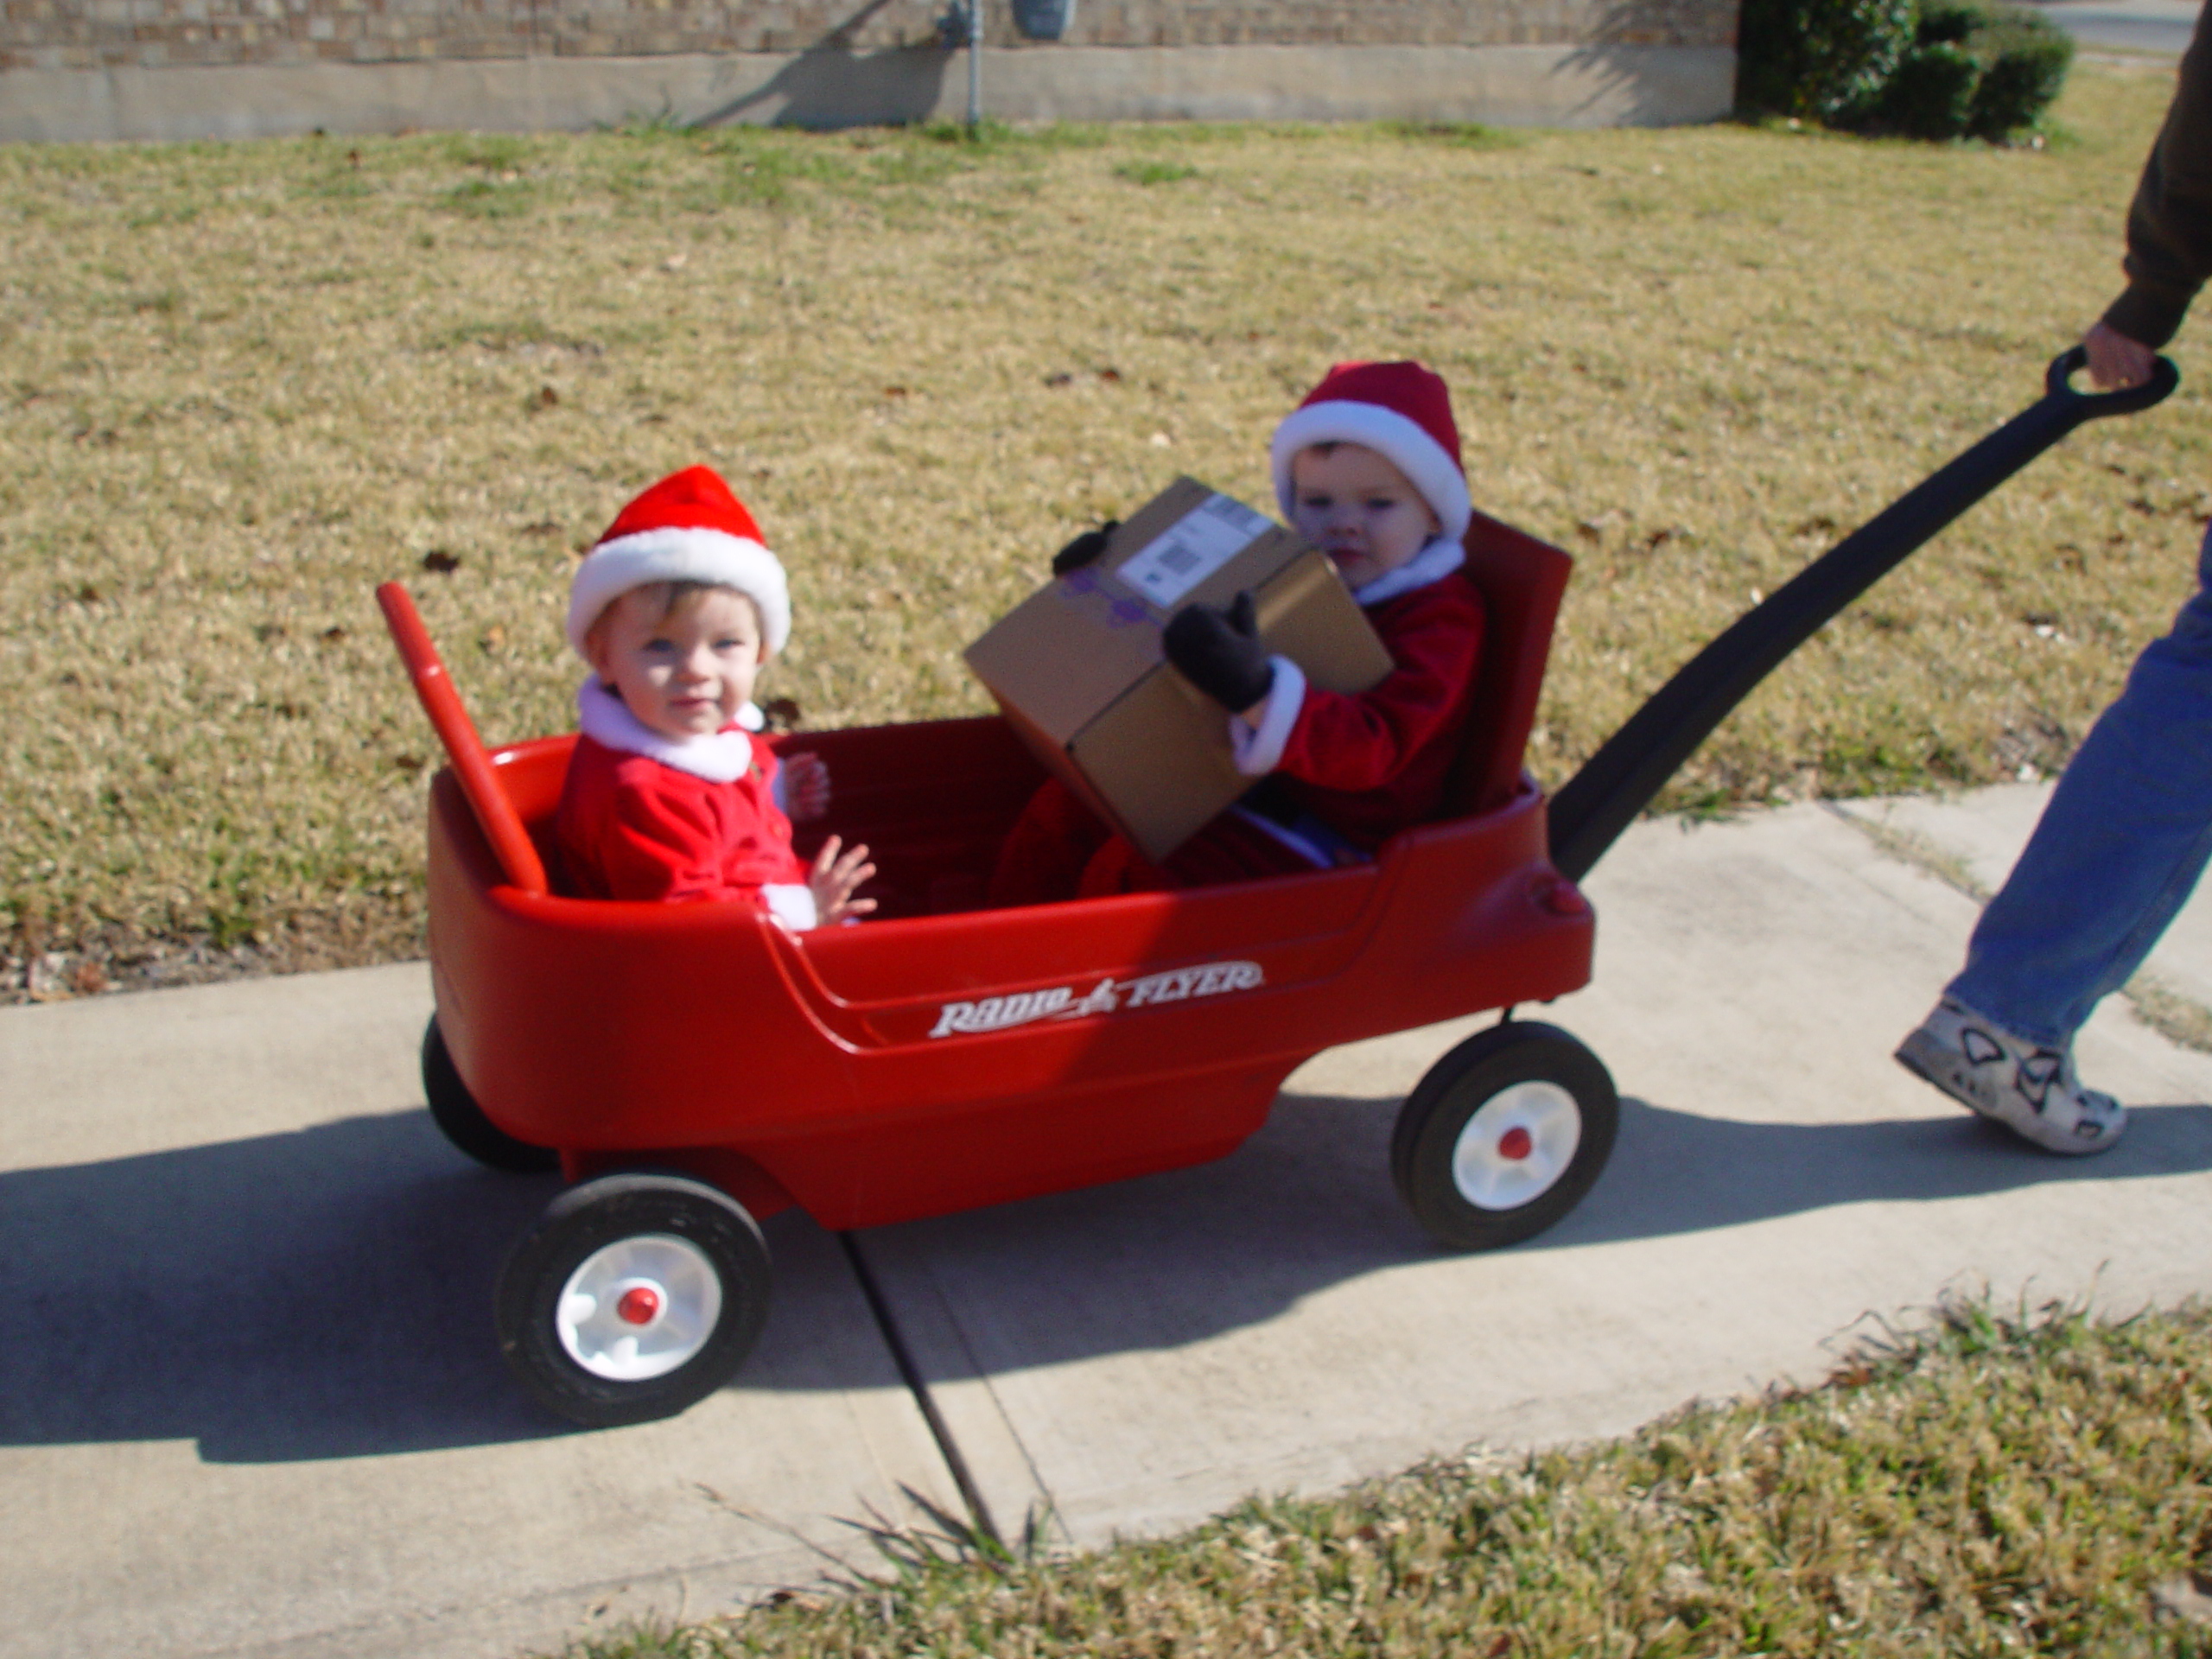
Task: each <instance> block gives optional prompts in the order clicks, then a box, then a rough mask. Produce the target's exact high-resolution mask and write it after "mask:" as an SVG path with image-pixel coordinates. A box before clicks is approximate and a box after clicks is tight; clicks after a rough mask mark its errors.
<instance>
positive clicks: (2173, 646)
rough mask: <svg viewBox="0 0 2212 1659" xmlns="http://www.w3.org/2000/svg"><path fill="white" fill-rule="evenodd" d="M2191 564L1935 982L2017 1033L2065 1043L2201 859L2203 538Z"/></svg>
mask: <svg viewBox="0 0 2212 1659" xmlns="http://www.w3.org/2000/svg"><path fill="white" fill-rule="evenodd" d="M2196 569H2197V584H2198V586H2197V591H2196V596H2195V597H2194V598H2193V599H2191V600H2190V601H2189V603H2188V604H2186V605H2184V606H2183V607H2182V608H2181V613H2180V614H2179V615H2178V616H2177V617H2176V618H2175V619H2174V626H2173V632H2171V633H2169V634H2168V635H2166V637H2165V638H2164V639H2159V640H2156V641H2154V642H2153V643H2152V645H2150V646H2149V647H2148V648H2147V649H2146V650H2145V652H2143V654H2142V656H2140V657H2139V658H2136V661H2135V667H2134V669H2133V671H2131V672H2130V673H2129V675H2128V677H2127V688H2126V690H2124V691H2122V692H2121V693H2120V700H2119V701H2118V702H2115V703H2113V705H2112V707H2111V708H2109V709H2106V710H2105V712H2104V714H2103V715H2102V716H2101V718H2100V719H2099V720H2098V721H2097V723H2096V724H2095V725H2094V727H2092V728H2090V731H2089V735H2088V739H2087V740H2086V741H2084V742H2083V743H2082V747H2081V749H2080V750H2079V751H2078V752H2077V753H2075V756H2074V759H2073V760H2072V762H2071V763H2070V764H2069V766H2067V768H2066V771H2065V773H2064V775H2063V776H2062V777H2061V778H2060V779H2059V780H2058V787H2057V789H2056V790H2055V791H2052V794H2051V798H2050V804H2049V805H2047V806H2046V807H2044V814H2043V820H2042V822H2041V823H2037V825H2036V832H2035V834H2034V835H2033V836H2031V837H2030V838H2029V840H2028V844H2027V846H2026V848H2025V849H2024V850H2023V851H2022V852H2021V854H2020V861H2019V862H2018V863H2017V864H2015V865H2014V866H2013V867H2012V874H2011V875H2009V876H2007V877H2006V878H2005V887H2004V891H2003V892H2001V893H1999V894H1998V895H1997V896H1996V897H1995V898H1994V899H1991V900H1990V901H1989V906H1988V908H1987V909H1986V910H1985V911H1983V912H1982V913H1981V922H1980V925H1978V926H1977V927H1976V928H1975V929H1974V940H1973V943H1972V944H1969V945H1968V946H1967V965H1966V970H1965V971H1964V972H1963V973H1961V975H1960V976H1958V977H1957V978H1956V979H1955V980H1953V981H1952V982H1951V983H1950V985H1949V987H1948V995H1952V996H1954V997H1956V998H1957V999H1958V1000H1959V1001H1961V1002H1963V1003H1965V1004H1966V1005H1967V1007H1970V1008H1973V1009H1974V1010H1975V1011H1976V1012H1977V1013H1980V1014H1986V1015H1987V1016H1988V1017H1989V1018H1990V1019H1991V1020H1995V1021H1996V1022H1997V1023H1998V1024H1999V1025H2000V1026H2004V1027H2007V1028H2009V1029H2010V1030H2012V1032H2013V1033H2016V1034H2017V1035H2018V1036H2021V1037H2024V1038H2026V1039H2029V1040H2030V1041H2032V1042H2037V1043H2043V1044H2048V1045H2050V1046H2052V1047H2063V1046H2065V1045H2066V1044H2067V1043H2069V1041H2071V1040H2072V1039H2073V1036H2074V1033H2075V1031H2077V1030H2078V1029H2080V1027H2081V1026H2082V1021H2084V1020H2087V1019H2088V1017H2089V1011H2090V1009H2092V1008H2094V1007H2095V1006H2096V1005H2097V1002H2098V1001H2099V1000H2100V999H2101V998H2102V997H2104V996H2105V995H2107V994H2108V993H2110V992H2113V991H2115V990H2118V989H2119V988H2120V987H2121V986H2122V985H2124V984H2126V982H2127V981H2128V978H2129V977H2130V976H2132V975H2133V973H2134V972H2135V970H2136V969H2137V968H2138V967H2139V966H2140V965H2141V963H2142V961H2143V958H2144V957H2147V956H2149V955H2150V954H2151V947H2152V945H2154V944H2157V943H2158V936H2159V935H2160V934H2162V933H2164V931H2166V925H2167V924H2168V923H2170V922H2171V921H2172V920H2173V918H2174V914H2175V912H2177V911H2178V910H2180V908H2181V907H2182V906H2183V903H2185V902H2186V901H2187V899H2188V898H2189V895H2190V889H2192V888H2193V887H2196V878H2197V877H2198V876H2199V875H2200V874H2202V872H2203V869H2204V865H2205V861H2206V859H2207V858H2208V857H2212V532H2208V533H2207V535H2206V537H2205V543H2204V547H2203V549H2202V551H2200V552H2199V554H2198V556H2197V568H2196Z"/></svg>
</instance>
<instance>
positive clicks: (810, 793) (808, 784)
mask: <svg viewBox="0 0 2212 1659" xmlns="http://www.w3.org/2000/svg"><path fill="white" fill-rule="evenodd" d="M783 761H784V810H785V813H786V814H787V815H788V816H789V817H790V818H791V822H792V823H812V822H813V821H814V820H815V819H817V818H818V817H821V816H822V815H823V813H825V812H827V811H828V810H829V765H828V763H827V762H825V761H824V760H823V758H822V757H821V756H820V755H818V754H817V753H815V752H814V751H813V750H812V749H804V750H802V751H800V753H797V754H787V755H785V756H784V757H783Z"/></svg>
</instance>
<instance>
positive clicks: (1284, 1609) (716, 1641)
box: [569, 1300, 2212, 1659]
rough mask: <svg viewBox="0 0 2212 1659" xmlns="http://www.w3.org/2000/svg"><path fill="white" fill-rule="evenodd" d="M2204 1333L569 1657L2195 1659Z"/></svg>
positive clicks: (2012, 1356) (1860, 1389)
mask: <svg viewBox="0 0 2212 1659" xmlns="http://www.w3.org/2000/svg"><path fill="white" fill-rule="evenodd" d="M2209 1361H2212V1318H2208V1316H2207V1314H2206V1313H2205V1312H2204V1311H2203V1310H2202V1309H2194V1308H2192V1309H2187V1310H2183V1311H2182V1312H2180V1313H2170V1314H2169V1313H2151V1314H2145V1315H2142V1316H2140V1317H2138V1318H2135V1319H2125V1320H2120V1321H2113V1322H2106V1321H2100V1320H2094V1319H2088V1318H2087V1317H2084V1316H2083V1314H2082V1313H2081V1312H2080V1311H2078V1310H2076V1309H2070V1308H2065V1307H2058V1306H2050V1307H2045V1308H2042V1309H2038V1310H2032V1311H2031V1310H2028V1309H2025V1308H2020V1309H2014V1310H2006V1309H2004V1308H2000V1307H1997V1306H1993V1305H1991V1304H1990V1303H1989V1302H1987V1301H1986V1300H1960V1301H1955V1302H1951V1303H1948V1304H1946V1305H1944V1306H1942V1308H1941V1309H1939V1310H1938V1311H1937V1313H1936V1315H1935V1316H1934V1317H1932V1318H1931V1319H1929V1320H1928V1321H1927V1322H1925V1323H1924V1324H1923V1325H1919V1326H1916V1327H1915V1328H1912V1329H1910V1330H1908V1331H1904V1332H1897V1331H1888V1332H1877V1333H1876V1335H1875V1338H1874V1339H1873V1340H1872V1341H1870V1342H1868V1343H1866V1344H1863V1345H1862V1346H1861V1347H1860V1348H1859V1351H1857V1352H1855V1353H1853V1355H1852V1356H1851V1357H1848V1358H1847V1360H1845V1362H1844V1363H1842V1364H1841V1365H1840V1366H1839V1368H1838V1369H1837V1370H1836V1371H1835V1373H1834V1375H1833V1376H1831V1377H1830V1378H1829V1379H1828V1380H1827V1382H1826V1383H1824V1384H1822V1385H1821V1386H1819V1387H1816V1388H1812V1389H1804V1390H1777V1391H1775V1392H1772V1393H1770V1395H1766V1396H1765V1397H1764V1398H1758V1399H1753V1400H1748V1401H1745V1402H1738V1403H1734V1404H1728V1405H1719V1406H1708V1405H1694V1406H1692V1407H1690V1408H1688V1409H1685V1410H1683V1411H1681V1412H1679V1413H1676V1414H1674V1415H1672V1416H1670V1417H1668V1418H1666V1419H1664V1420H1662V1421H1659V1422H1656V1423H1654V1424H1652V1425H1650V1426H1649V1427H1646V1428H1644V1429H1643V1430H1641V1431H1640V1432H1638V1433H1636V1434H1633V1435H1631V1436H1629V1437H1628V1438H1626V1439H1624V1440H1620V1441H1618V1442H1615V1443H1611V1444H1606V1445H1601V1446H1587V1447H1580V1448H1571V1449H1567V1450H1561V1451H1553V1452H1538V1453H1535V1454H1533V1455H1528V1456H1521V1457H1501V1456H1488V1455H1484V1454H1481V1453H1479V1452H1478V1453H1476V1454H1474V1455H1471V1456H1468V1457H1464V1458H1455V1459H1439V1460H1436V1461H1433V1462H1430V1463H1428V1464H1426V1465H1422V1466H1421V1467H1419V1468H1416V1469H1414V1470H1412V1471H1408V1472H1407V1473H1406V1474H1404V1475H1402V1476H1401V1477H1399V1478H1395V1479H1392V1480H1389V1481H1383V1482H1378V1483H1376V1484H1371V1485H1368V1486H1363V1487H1360V1488H1357V1489H1355V1490H1353V1491H1349V1492H1345V1493H1343V1494H1341V1495H1338V1496H1336V1497H1324V1498H1311V1499H1298V1498H1276V1499H1266V1500H1254V1501H1252V1502H1249V1503H1245V1504H1244V1505H1243V1506H1242V1507H1240V1508H1238V1509H1237V1510H1234V1511H1232V1512H1230V1514H1227V1515H1225V1516H1222V1517H1220V1518H1219V1519H1217V1520H1216V1521H1214V1522H1211V1523H1209V1524H1207V1525H1205V1526H1203V1527H1200V1528H1198V1529H1195V1530H1193V1531H1191V1532H1188V1533H1185V1534H1184V1535H1180V1536H1177V1537H1173V1538H1165V1539H1159V1540H1147V1541H1130V1542H1124V1543H1121V1544H1118V1545H1116V1547H1114V1548H1110V1549H1107V1550H1102V1551H1099V1552H1097V1553H1096V1554H1084V1555H1079V1556H1073V1557H1068V1558H1063V1559H1052V1558H1048V1557H1040V1556H1038V1555H1036V1554H1033V1553H1030V1552H1025V1551H1024V1550H1021V1549H1020V1548H1014V1549H1007V1548H1001V1547H997V1546H995V1545H993V1544H991V1543H990V1542H988V1541H982V1540H978V1539H976V1537H974V1535H972V1534H970V1533H968V1532H967V1531H966V1530H965V1529H963V1528H961V1527H959V1526H957V1524H954V1525H947V1526H944V1527H943V1528H941V1529H937V1530H935V1531H931V1530H927V1529H925V1530H918V1531H908V1532H906V1533H880V1534H879V1539H880V1542H881V1543H882V1545H883V1547H884V1560H885V1567H884V1570H883V1571H882V1572H881V1573H879V1574H877V1575H875V1577H874V1581H873V1582H868V1583H850V1584H848V1585H846V1586H842V1588H840V1587H835V1586H833V1587H831V1588H829V1589H827V1590H823V1591H818V1592H800V1593H798V1594H796V1595H793V1596H791V1597H789V1598H787V1599H785V1600H783V1601H782V1602H781V1603H780V1604H779V1605H772V1606H767V1607H763V1608H761V1609H760V1610H758V1611H753V1612H752V1613H749V1614H747V1615H744V1616H741V1617H739V1618H732V1619H729V1620H726V1621H721V1622H718V1623H710V1624H693V1625H686V1626H683V1627H679V1628H673V1629H661V1630H632V1631H630V1632H627V1633H625V1634H620V1635H617V1636H614V1637H608V1638H604V1639H600V1640H595V1641H592V1642H588V1643H582V1644H580V1645H578V1646H577V1647H575V1648H573V1649H570V1650H569V1654H570V1659H663V1656H665V1659H724V1656H729V1659H735V1656H740V1655H743V1656H761V1659H770V1656H785V1655H790V1656H798V1655H805V1656H808V1659H861V1656H877V1655H906V1654H928V1655H931V1656H937V1659H962V1656H969V1655H973V1656H977V1659H982V1656H990V1659H1027V1656H1046V1655H1073V1654H1083V1655H1103V1656H1137V1655H1145V1656H1153V1655H1167V1654H1221V1655H1243V1654H1253V1655H1260V1654H1275V1653H1282V1654H1298V1655H1302V1656H1313V1659H1323V1656H1329V1659H1334V1656H1347V1659H1349V1656H1355V1655H1357V1656H1373V1655H1406V1656H1431V1655H1445V1654H1452V1655H1459V1654H1466V1655H1478V1656H1487V1659H1553V1656H1558V1659H1568V1656H1575V1659H1580V1656H1590V1655H1622V1656H1629V1655H1635V1656H1663V1659H1704V1656H1712V1659H1733V1656H1740V1655H1750V1654H1771V1655H1777V1656H1779V1655H1829V1654H1834V1655H1849V1656H1853V1659H1891V1656H1897V1659H1906V1656H1936V1655H1948V1654H2004V1653H2024V1654H2047V1655H2089V1654H2112V1655H2120V1654H2126V1655H2130V1656H2152V1655H2177V1656H2178V1655H2198V1654H2202V1653H2204V1652H2206V1651H2208V1649H2212V1630H2208V1627H2207V1625H2206V1624H2203V1623H2202V1622H2201V1621H2202V1617H2203V1615H2202V1612H2201V1611H2196V1610H2199V1609H2202V1608H2206V1607H2212V1599H2208V1598H2207V1596H2206V1595H2205V1593H2204V1586H2205V1585H2206V1584H2207V1583H2209V1582H2212V1580H2207V1578H2206V1576H2205V1575H2206V1574H2207V1573H2212V1429H2208V1427H2207V1421H2208V1415H2207V1414H2208V1411H2212V1370H2209V1369H2208V1362H2209Z"/></svg>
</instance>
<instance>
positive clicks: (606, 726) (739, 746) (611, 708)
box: [576, 674, 761, 784]
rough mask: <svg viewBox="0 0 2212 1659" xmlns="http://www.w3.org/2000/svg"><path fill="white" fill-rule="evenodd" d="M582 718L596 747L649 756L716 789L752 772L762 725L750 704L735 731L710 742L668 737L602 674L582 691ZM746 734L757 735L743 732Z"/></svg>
mask: <svg viewBox="0 0 2212 1659" xmlns="http://www.w3.org/2000/svg"><path fill="white" fill-rule="evenodd" d="M576 715H577V718H578V720H579V721H581V722H582V726H583V732H584V735H585V736H586V737H588V738H590V739H591V740H592V741H594V742H595V743H604V744H605V745H607V747H608V748H610V749H620V750H621V751H622V752H623V753H625V754H642V755H645V757H647V758H648V759H650V760H658V761H659V762H660V763H661V765H663V766H674V767H675V768H676V769H677V771H678V772H690V774H691V775H692V776H693V777H694V778H704V779H706V780H707V781H708V782H709V783H710V784H734V783H735V782H736V781H737V780H738V779H741V778H742V777H744V776H745V774H746V773H747V772H748V771H750V770H751V769H752V766H753V737H752V730H757V729H759V727H760V723H761V722H760V710H759V709H755V708H754V707H753V705H752V704H751V703H749V702H748V703H747V704H746V705H745V706H744V707H743V708H742V709H739V710H738V711H737V725H736V726H734V727H728V728H724V729H722V730H721V731H719V732H715V733H714V734H711V735H709V736H706V737H686V738H680V739H679V738H673V737H664V736H662V735H661V734H659V733H658V732H657V731H655V730H653V728H652V727H650V726H648V725H646V724H645V722H644V721H641V720H639V718H638V717H637V716H636V715H633V714H632V713H631V712H630V711H629V710H628V709H626V708H624V707H623V706H622V699H621V698H620V697H618V696H615V695H614V693H613V691H612V690H609V689H608V688H607V685H606V684H605V683H603V682H601V679H600V677H599V676H598V675H596V674H594V675H592V676H591V677H589V678H588V679H587V680H585V682H584V683H583V684H582V686H581V687H579V688H578V689H577V691H576ZM747 715H751V716H752V718H751V719H750V720H747V718H746V716H747ZM741 728H752V730H747V729H741Z"/></svg>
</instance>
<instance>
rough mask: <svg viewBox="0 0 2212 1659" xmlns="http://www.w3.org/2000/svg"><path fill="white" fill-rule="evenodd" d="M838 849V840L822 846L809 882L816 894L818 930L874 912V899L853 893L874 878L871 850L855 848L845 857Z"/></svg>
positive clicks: (808, 879) (816, 922)
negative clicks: (862, 897) (859, 897)
mask: <svg viewBox="0 0 2212 1659" xmlns="http://www.w3.org/2000/svg"><path fill="white" fill-rule="evenodd" d="M837 849H838V842H837V837H836V836H830V837H829V840H827V841H825V842H823V843H822V850H821V851H820V852H818V853H817V854H816V855H814V868H813V869H812V870H811V871H810V872H809V874H808V875H807V878H806V885H807V887H808V889H809V890H810V892H812V893H813V894H814V925H816V926H817V927H835V926H836V925H837V924H838V923H839V922H842V921H843V920H844V919H845V918H847V917H848V916H865V915H867V914H868V912H870V911H871V910H874V908H875V900H874V899H855V898H854V897H853V890H854V889H855V887H859V886H860V885H861V883H862V882H863V881H865V880H868V878H869V877H870V876H872V875H874V874H875V866H874V865H873V864H871V863H869V862H868V849H867V848H865V847H855V848H854V849H852V850H851V851H850V852H849V853H845V854H842V855H840V854H839V852H838V850H837Z"/></svg>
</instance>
